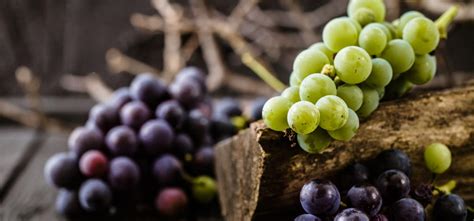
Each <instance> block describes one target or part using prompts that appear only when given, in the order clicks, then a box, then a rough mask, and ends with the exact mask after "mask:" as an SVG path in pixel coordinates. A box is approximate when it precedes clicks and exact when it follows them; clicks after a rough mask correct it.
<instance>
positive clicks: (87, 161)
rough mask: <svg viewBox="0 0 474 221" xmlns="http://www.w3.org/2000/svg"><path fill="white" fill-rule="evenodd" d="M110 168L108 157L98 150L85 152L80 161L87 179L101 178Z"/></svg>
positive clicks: (81, 168)
mask: <svg viewBox="0 0 474 221" xmlns="http://www.w3.org/2000/svg"><path fill="white" fill-rule="evenodd" d="M108 167H109V162H108V160H107V157H106V156H105V155H104V154H103V153H102V152H100V151H98V150H89V151H87V152H85V153H84V154H83V155H82V156H81V159H80V160H79V169H80V170H81V172H82V174H84V175H85V176H87V177H101V176H102V175H104V174H105V173H106V172H107V170H108Z"/></svg>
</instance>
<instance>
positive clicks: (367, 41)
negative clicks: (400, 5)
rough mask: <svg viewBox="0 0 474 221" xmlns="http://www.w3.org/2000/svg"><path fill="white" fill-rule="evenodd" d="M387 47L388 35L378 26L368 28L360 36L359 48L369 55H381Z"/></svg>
mask: <svg viewBox="0 0 474 221" xmlns="http://www.w3.org/2000/svg"><path fill="white" fill-rule="evenodd" d="M386 45H387V34H386V33H385V32H384V31H383V30H382V29H381V28H379V27H377V26H366V27H364V29H362V31H361V32H360V34H359V46H360V47H361V48H363V49H365V50H366V51H367V53H369V55H378V54H380V53H381V52H382V51H383V49H384V48H385V46H386Z"/></svg>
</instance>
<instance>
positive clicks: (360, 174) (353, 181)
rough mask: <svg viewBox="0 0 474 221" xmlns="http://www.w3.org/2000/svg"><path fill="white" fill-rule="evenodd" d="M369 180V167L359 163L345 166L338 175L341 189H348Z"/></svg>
mask: <svg viewBox="0 0 474 221" xmlns="http://www.w3.org/2000/svg"><path fill="white" fill-rule="evenodd" d="M368 181H369V169H367V167H366V166H364V165H363V164H360V163H355V164H351V165H349V166H348V167H346V168H345V169H344V170H343V171H342V173H341V175H340V176H339V186H340V187H341V190H348V189H350V188H351V187H352V186H355V185H364V184H367V183H368Z"/></svg>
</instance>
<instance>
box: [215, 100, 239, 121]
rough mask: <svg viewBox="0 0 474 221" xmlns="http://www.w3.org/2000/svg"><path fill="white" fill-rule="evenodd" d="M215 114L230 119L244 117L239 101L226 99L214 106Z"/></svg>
mask: <svg viewBox="0 0 474 221" xmlns="http://www.w3.org/2000/svg"><path fill="white" fill-rule="evenodd" d="M214 114H215V115H222V116H225V117H228V118H229V117H233V116H239V115H242V109H240V104H239V101H238V100H235V99H231V98H226V99H222V100H221V101H219V102H217V103H216V105H215V106H214Z"/></svg>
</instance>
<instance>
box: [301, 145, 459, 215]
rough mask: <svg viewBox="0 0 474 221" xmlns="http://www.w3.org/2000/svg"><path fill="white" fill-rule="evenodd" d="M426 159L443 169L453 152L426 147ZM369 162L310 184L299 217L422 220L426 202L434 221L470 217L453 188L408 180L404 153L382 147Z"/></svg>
mask: <svg viewBox="0 0 474 221" xmlns="http://www.w3.org/2000/svg"><path fill="white" fill-rule="evenodd" d="M424 157H425V162H426V166H427V167H428V169H429V170H430V171H432V172H433V173H435V174H440V173H443V172H445V171H446V170H447V169H448V168H449V166H450V164H451V152H450V151H449V149H448V148H447V147H446V146H445V145H443V144H440V143H434V144H431V145H428V146H427V147H426V148H425V153H424ZM367 165H368V167H367V166H365V165H364V164H360V163H355V164H352V165H350V166H348V167H347V168H346V169H344V170H343V171H342V172H341V173H340V174H339V175H340V176H339V179H338V180H336V184H337V185H336V184H334V183H332V182H331V181H328V180H323V179H315V180H311V181H310V182H308V183H306V184H305V185H304V186H303V187H302V189H301V192H300V202H301V206H302V208H303V209H304V211H305V212H306V213H307V214H302V215H300V216H298V217H296V218H295V221H309V220H311V221H320V220H334V221H351V220H353V221H356V220H357V221H387V220H390V221H424V220H425V219H426V218H427V216H428V215H429V214H425V208H427V207H428V205H432V207H433V209H432V212H431V217H432V220H434V221H441V220H450V221H458V220H459V221H464V220H466V216H467V209H466V206H465V204H464V201H463V199H462V198H461V197H460V196H458V195H456V194H451V193H450V190H451V189H452V188H447V187H445V186H446V185H445V186H442V187H435V186H434V185H433V184H431V183H430V184H420V185H418V186H415V185H413V184H412V183H411V182H410V178H409V177H410V176H411V163H410V159H409V157H408V156H407V155H406V154H405V153H404V152H402V151H400V150H387V151H383V152H381V153H380V154H379V155H378V156H377V157H376V158H375V159H373V160H371V161H369V162H367ZM369 168H370V169H369ZM451 185H452V184H451ZM448 186H449V185H448ZM436 196H438V197H437V199H436V201H435V203H434V204H433V199H434V198H435V197H436Z"/></svg>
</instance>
